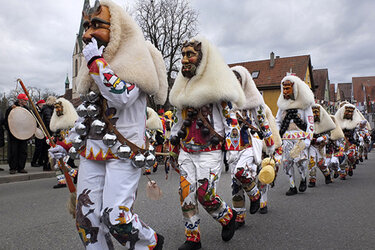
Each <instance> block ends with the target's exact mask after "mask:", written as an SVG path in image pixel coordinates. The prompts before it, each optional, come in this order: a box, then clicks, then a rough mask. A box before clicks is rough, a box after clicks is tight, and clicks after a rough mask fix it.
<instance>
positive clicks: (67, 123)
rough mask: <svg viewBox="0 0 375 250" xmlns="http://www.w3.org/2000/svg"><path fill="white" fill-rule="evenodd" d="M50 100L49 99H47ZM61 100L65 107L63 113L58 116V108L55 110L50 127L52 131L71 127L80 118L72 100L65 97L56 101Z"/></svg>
mask: <svg viewBox="0 0 375 250" xmlns="http://www.w3.org/2000/svg"><path fill="white" fill-rule="evenodd" d="M47 100H48V99H47ZM58 102H61V105H62V107H63V115H62V116H57V114H56V110H55V109H54V110H53V114H52V117H51V121H50V124H49V128H50V129H51V131H53V132H56V131H57V130H58V129H71V128H72V127H74V123H75V122H76V120H77V119H78V114H77V112H76V110H75V108H74V106H73V104H72V103H71V102H69V101H68V100H66V99H65V98H59V99H57V100H56V103H58Z"/></svg>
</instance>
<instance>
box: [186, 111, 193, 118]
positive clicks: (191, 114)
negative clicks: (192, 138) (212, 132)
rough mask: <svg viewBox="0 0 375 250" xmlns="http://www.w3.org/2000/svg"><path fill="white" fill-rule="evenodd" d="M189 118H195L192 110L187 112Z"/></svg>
mask: <svg viewBox="0 0 375 250" xmlns="http://www.w3.org/2000/svg"><path fill="white" fill-rule="evenodd" d="M187 116H188V117H190V118H192V117H193V111H190V110H189V111H188V112H187Z"/></svg>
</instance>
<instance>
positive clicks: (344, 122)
mask: <svg viewBox="0 0 375 250" xmlns="http://www.w3.org/2000/svg"><path fill="white" fill-rule="evenodd" d="M345 107H352V108H354V109H355V110H354V112H353V119H352V120H348V119H344V113H345ZM356 110H357V109H356V108H355V106H354V105H352V104H345V105H344V106H342V107H341V108H339V110H337V112H336V114H335V118H336V120H337V122H338V123H339V124H340V126H341V128H342V129H348V130H351V129H354V128H355V127H356V126H357V125H358V123H359V122H360V121H361V120H362V118H361V116H360V115H359V114H358V112H357V111H356Z"/></svg>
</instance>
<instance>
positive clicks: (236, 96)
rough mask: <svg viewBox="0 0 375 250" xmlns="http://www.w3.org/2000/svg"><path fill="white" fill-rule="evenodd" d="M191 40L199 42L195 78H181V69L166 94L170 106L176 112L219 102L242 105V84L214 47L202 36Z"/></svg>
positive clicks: (243, 97) (243, 100) (243, 98)
mask: <svg viewBox="0 0 375 250" xmlns="http://www.w3.org/2000/svg"><path fill="white" fill-rule="evenodd" d="M194 40H195V41H199V42H201V43H202V60H201V62H200V64H199V66H198V67H197V71H196V75H195V76H193V77H192V78H190V79H189V78H187V77H184V76H183V75H182V73H181V70H180V72H179V73H178V75H177V78H176V80H175V82H174V85H173V87H172V89H171V92H170V94H169V101H170V103H171V104H172V105H173V106H175V107H177V108H178V109H182V108H183V107H195V108H199V107H201V106H203V105H206V104H209V103H217V102H220V101H231V102H233V103H234V104H235V105H236V106H238V107H241V106H243V104H244V102H245V95H244V93H243V91H242V88H241V85H240V84H239V82H238V80H237V78H236V76H235V75H234V73H233V72H232V71H231V70H230V68H229V67H228V65H227V64H226V63H225V61H224V59H223V58H222V56H221V55H220V53H219V51H218V50H217V48H216V47H215V46H214V45H212V44H211V43H210V42H208V41H207V40H206V39H205V38H203V37H201V36H197V37H195V38H193V39H192V41H194Z"/></svg>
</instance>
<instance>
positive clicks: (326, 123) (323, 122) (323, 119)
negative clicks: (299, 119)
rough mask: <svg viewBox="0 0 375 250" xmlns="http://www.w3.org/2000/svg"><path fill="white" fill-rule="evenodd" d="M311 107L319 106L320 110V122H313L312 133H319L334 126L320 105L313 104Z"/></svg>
mask: <svg viewBox="0 0 375 250" xmlns="http://www.w3.org/2000/svg"><path fill="white" fill-rule="evenodd" d="M313 107H319V110H320V116H319V118H320V122H314V134H321V133H324V132H328V131H331V130H333V129H335V128H336V125H335V123H334V122H333V121H332V119H331V117H330V116H329V114H328V113H327V111H326V110H325V109H324V108H323V107H322V106H320V105H319V104H314V105H313Z"/></svg>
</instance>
